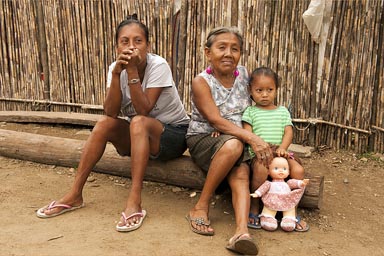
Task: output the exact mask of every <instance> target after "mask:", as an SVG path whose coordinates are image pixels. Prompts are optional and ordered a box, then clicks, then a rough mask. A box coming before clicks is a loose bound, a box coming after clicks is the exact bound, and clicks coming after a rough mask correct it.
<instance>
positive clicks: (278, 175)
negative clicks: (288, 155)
mask: <svg viewBox="0 0 384 256" xmlns="http://www.w3.org/2000/svg"><path fill="white" fill-rule="evenodd" d="M288 175H289V166H288V161H287V159H285V158H283V157H275V158H274V159H273V160H272V163H271V165H270V166H269V176H271V177H272V179H285V178H287V177H288Z"/></svg>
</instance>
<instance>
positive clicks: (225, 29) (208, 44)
mask: <svg viewBox="0 0 384 256" xmlns="http://www.w3.org/2000/svg"><path fill="white" fill-rule="evenodd" d="M224 33H232V34H234V35H235V36H236V37H237V39H238V40H239V44H240V51H241V52H243V41H244V40H243V36H242V35H241V34H240V32H239V30H238V28H237V27H217V28H214V29H212V30H211V32H209V34H208V36H207V42H206V43H205V47H208V48H211V46H212V44H213V43H214V41H215V38H216V36H217V35H220V34H224Z"/></svg>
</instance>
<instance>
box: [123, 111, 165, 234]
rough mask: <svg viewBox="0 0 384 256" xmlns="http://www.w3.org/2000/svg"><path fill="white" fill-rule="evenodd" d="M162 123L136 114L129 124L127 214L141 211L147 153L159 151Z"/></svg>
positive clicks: (134, 218) (132, 219) (130, 221)
mask: <svg viewBox="0 0 384 256" xmlns="http://www.w3.org/2000/svg"><path fill="white" fill-rule="evenodd" d="M163 129H164V127H163V124H162V123H161V122H159V121H158V120H156V119H154V118H150V117H145V116H136V117H134V118H133V119H132V121H131V125H130V131H131V132H130V135H131V178H132V186H131V189H130V193H129V196H128V199H127V202H126V207H125V210H124V213H125V215H126V216H129V215H131V214H133V213H137V212H141V210H142V209H141V190H142V188H143V179H144V173H145V169H146V168H147V164H148V160H149V155H150V154H151V155H157V154H158V153H159V151H160V138H161V134H162V133H163ZM140 218H141V217H132V218H129V219H128V220H126V221H124V222H121V223H119V226H121V225H124V224H125V225H127V226H131V225H133V224H136V223H138V222H139V220H140Z"/></svg>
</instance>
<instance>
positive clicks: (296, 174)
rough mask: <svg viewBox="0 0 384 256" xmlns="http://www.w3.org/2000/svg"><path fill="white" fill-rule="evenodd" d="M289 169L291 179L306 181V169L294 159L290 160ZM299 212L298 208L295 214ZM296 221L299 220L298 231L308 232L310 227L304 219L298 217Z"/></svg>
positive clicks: (297, 223)
mask: <svg viewBox="0 0 384 256" xmlns="http://www.w3.org/2000/svg"><path fill="white" fill-rule="evenodd" d="M288 164H289V169H290V177H291V178H292V179H298V180H302V179H304V167H303V166H302V165H301V164H300V163H298V162H297V161H296V160H294V159H288ZM296 211H297V207H296V209H295V212H296ZM296 219H297V220H299V221H298V222H296V228H295V230H296V231H307V230H308V228H309V226H308V223H306V222H305V221H304V220H303V219H301V218H300V217H298V216H296Z"/></svg>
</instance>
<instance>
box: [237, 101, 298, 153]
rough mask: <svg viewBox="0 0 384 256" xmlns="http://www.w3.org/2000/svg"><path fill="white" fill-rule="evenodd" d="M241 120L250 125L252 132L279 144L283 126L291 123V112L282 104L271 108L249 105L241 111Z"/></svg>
mask: <svg viewBox="0 0 384 256" xmlns="http://www.w3.org/2000/svg"><path fill="white" fill-rule="evenodd" d="M242 121H243V122H246V123H248V124H250V125H251V126H252V131H253V133H254V134H256V135H258V136H260V137H261V138H262V139H263V140H264V141H265V142H268V143H271V144H274V145H280V144H281V142H282V140H283V136H284V129H285V126H287V125H292V119H291V114H290V113H289V111H288V109H287V108H286V107H284V106H279V107H277V108H276V109H273V110H265V109H261V108H258V107H256V106H249V107H248V108H247V109H246V110H245V111H244V113H243V117H242ZM250 151H252V150H250ZM252 155H254V154H253V152H252Z"/></svg>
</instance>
